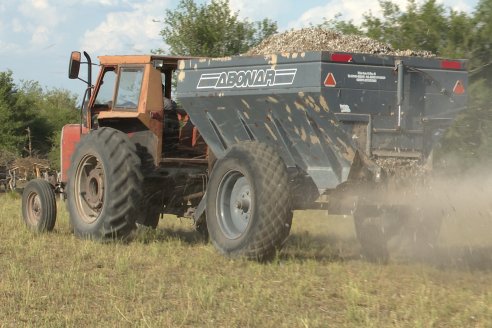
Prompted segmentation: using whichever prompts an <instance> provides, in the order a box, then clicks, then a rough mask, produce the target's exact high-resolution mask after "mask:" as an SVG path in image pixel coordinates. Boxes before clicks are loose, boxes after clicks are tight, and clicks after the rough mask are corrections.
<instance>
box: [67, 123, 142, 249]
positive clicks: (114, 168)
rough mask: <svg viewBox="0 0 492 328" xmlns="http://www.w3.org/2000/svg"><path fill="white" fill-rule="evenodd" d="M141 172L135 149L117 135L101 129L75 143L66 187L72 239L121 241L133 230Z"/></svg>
mask: <svg viewBox="0 0 492 328" xmlns="http://www.w3.org/2000/svg"><path fill="white" fill-rule="evenodd" d="M140 166H141V161H140V158H139V157H138V155H137V152H136V148H135V145H134V144H133V143H132V142H131V141H130V139H129V138H128V136H127V135H126V134H124V133H123V132H121V131H118V130H115V129H112V128H106V127H105V128H100V129H97V130H94V131H92V132H91V133H90V134H88V135H87V136H85V137H84V138H83V139H82V140H81V141H80V143H79V144H78V145H77V148H76V150H75V153H74V155H73V157H72V165H71V168H70V172H69V180H68V185H67V207H68V211H69V214H70V221H71V225H72V227H73V230H74V233H75V235H76V236H78V237H82V238H90V239H96V240H104V239H123V238H125V237H127V236H128V235H129V234H130V233H131V232H132V230H133V229H135V228H136V225H135V220H136V218H137V214H138V210H139V209H140V207H139V206H140V202H141V198H142V196H141V195H142V181H143V175H142V173H141V167H140Z"/></svg>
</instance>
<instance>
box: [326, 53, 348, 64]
mask: <svg viewBox="0 0 492 328" xmlns="http://www.w3.org/2000/svg"><path fill="white" fill-rule="evenodd" d="M352 59H353V58H352V55H350V54H331V61H334V62H340V63H350V62H352Z"/></svg>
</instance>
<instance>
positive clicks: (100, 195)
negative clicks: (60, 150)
mask: <svg viewBox="0 0 492 328" xmlns="http://www.w3.org/2000/svg"><path fill="white" fill-rule="evenodd" d="M74 188H75V204H76V206H77V210H78V213H79V214H80V218H81V219H82V220H83V221H84V222H85V223H88V224H90V223H94V222H95V221H96V220H97V219H98V218H99V215H100V214H101V211H102V208H103V205H104V168H103V165H102V163H101V162H100V161H99V159H98V158H97V157H96V156H94V155H90V154H87V155H85V156H84V157H83V158H82V160H81V161H80V163H79V165H78V167H77V171H76V173H75V183H74Z"/></svg>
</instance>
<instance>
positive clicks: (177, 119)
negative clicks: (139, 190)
mask: <svg viewBox="0 0 492 328" xmlns="http://www.w3.org/2000/svg"><path fill="white" fill-rule="evenodd" d="M98 59H99V63H100V64H99V66H100V70H99V75H98V77H97V80H96V82H95V84H94V86H93V87H91V88H90V92H89V94H88V97H87V98H88V100H87V102H86V106H85V108H84V110H83V112H84V119H83V125H84V127H85V128H86V129H87V131H90V130H94V129H97V128H100V127H111V128H114V129H117V130H120V131H122V132H124V133H126V134H127V135H128V136H129V137H130V139H132V141H133V142H134V143H135V144H136V145H137V148H138V149H139V151H140V152H141V153H143V154H142V157H143V158H147V159H148V161H149V162H153V164H154V166H155V167H159V166H160V165H163V164H166V163H177V162H181V161H185V162H186V161H187V160H188V162H190V161H189V160H193V161H195V162H196V161H198V162H200V163H201V162H203V163H206V159H205V157H206V146H205V143H204V142H203V141H202V140H201V138H200V136H199V134H198V132H197V130H196V129H195V128H194V126H193V125H192V123H191V121H190V120H189V117H188V115H187V114H186V112H185V111H184V110H183V109H182V107H181V106H180V104H179V102H177V101H176V100H177V99H176V95H175V92H174V91H175V90H174V88H173V85H175V83H176V82H175V81H174V80H175V79H176V78H177V74H176V70H177V69H178V65H179V62H180V60H181V59H186V58H185V57H169V56H158V55H135V56H100V57H98ZM78 65H80V53H78V52H75V54H72V60H71V63H70V69H69V70H70V72H69V76H70V77H71V78H78ZM88 75H89V74H88ZM87 82H88V84H90V81H87Z"/></svg>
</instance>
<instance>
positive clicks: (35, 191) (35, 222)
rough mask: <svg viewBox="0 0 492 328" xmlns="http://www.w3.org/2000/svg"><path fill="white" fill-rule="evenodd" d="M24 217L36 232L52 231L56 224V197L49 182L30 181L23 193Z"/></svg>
mask: <svg viewBox="0 0 492 328" xmlns="http://www.w3.org/2000/svg"><path fill="white" fill-rule="evenodd" d="M22 217H23V219H24V223H25V224H26V225H27V227H28V228H29V229H30V230H31V231H34V232H39V233H40V232H47V231H52V230H53V228H54V227H55V222H56V196H55V191H54V190H53V187H52V186H51V184H50V183H49V182H48V181H45V180H41V179H35V180H31V181H29V183H28V184H27V185H26V187H25V188H24V191H23V193H22Z"/></svg>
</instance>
